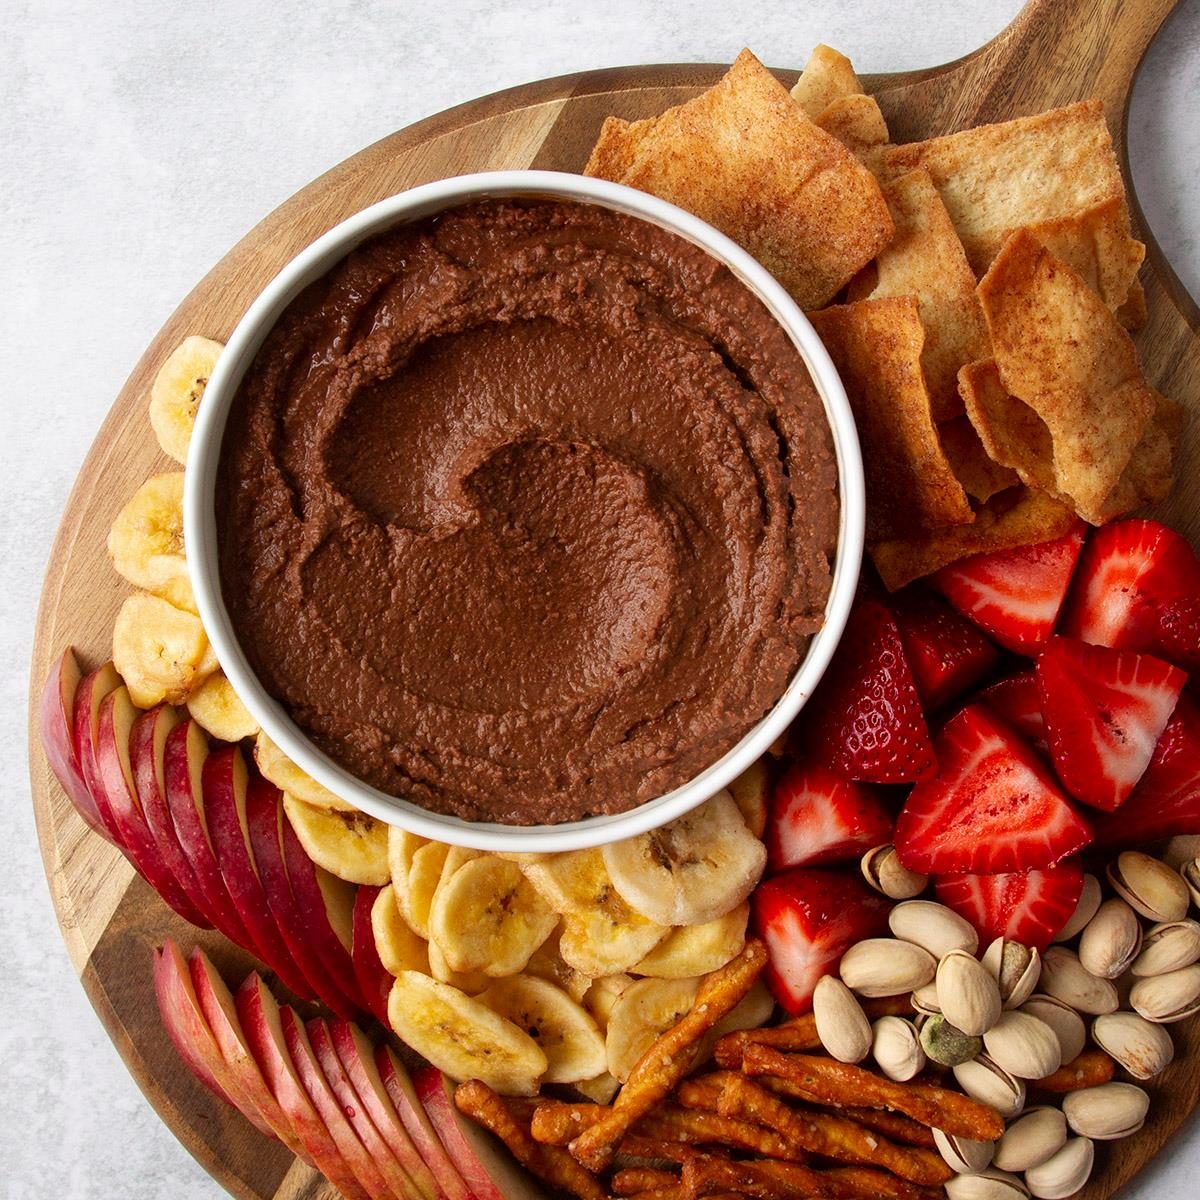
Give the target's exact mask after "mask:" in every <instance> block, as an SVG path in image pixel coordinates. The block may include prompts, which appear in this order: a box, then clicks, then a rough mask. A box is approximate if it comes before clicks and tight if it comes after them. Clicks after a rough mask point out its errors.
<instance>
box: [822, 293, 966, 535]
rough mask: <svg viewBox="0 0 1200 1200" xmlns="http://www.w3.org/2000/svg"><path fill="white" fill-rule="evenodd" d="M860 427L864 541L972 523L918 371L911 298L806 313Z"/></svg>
mask: <svg viewBox="0 0 1200 1200" xmlns="http://www.w3.org/2000/svg"><path fill="white" fill-rule="evenodd" d="M809 319H810V320H811V321H812V323H813V326H814V327H815V328H816V331H817V334H818V335H819V336H820V338H821V340H822V341H823V342H824V343H825V347H826V349H827V350H828V351H829V353H830V356H831V357H832V358H833V361H834V364H835V365H836V367H837V369H838V371H839V373H840V374H841V377H842V382H843V384H845V387H846V392H847V394H848V396H849V397H850V404H851V406H852V407H853V409H854V417H855V420H856V421H857V423H858V436H859V438H860V439H861V440H862V451H863V465H864V468H865V470H866V476H867V535H868V537H869V538H872V539H878V538H890V537H911V536H913V535H914V534H916V533H918V532H919V531H922V530H930V529H938V528H941V527H942V526H945V525H956V524H961V523H963V522H967V521H970V520H971V519H972V515H971V506H970V504H969V503H968V501H967V496H966V493H965V492H964V491H963V489H962V485H961V484H960V483H959V482H958V480H957V479H956V478H955V477H954V472H953V471H952V470H951V469H950V464H949V462H948V461H947V460H946V455H945V453H944V452H943V450H942V444H941V442H940V441H939V440H938V435H937V429H936V427H935V425H934V422H933V415H932V413H931V410H930V401H929V392H928V391H927V389H926V387H925V377H924V375H923V374H922V372H921V350H922V348H923V346H924V342H925V331H924V329H923V328H922V327H921V318H920V315H919V310H918V307H917V301H916V300H915V299H914V298H913V297H912V296H892V297H887V298H885V299H882V300H862V301H859V302H858V303H857V304H843V305H838V306H836V307H834V308H827V309H823V310H822V311H820V312H814V313H810V314H809Z"/></svg>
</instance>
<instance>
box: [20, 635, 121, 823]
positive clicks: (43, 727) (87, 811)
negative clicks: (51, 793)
mask: <svg viewBox="0 0 1200 1200" xmlns="http://www.w3.org/2000/svg"><path fill="white" fill-rule="evenodd" d="M82 677H83V673H82V672H81V671H80V669H79V660H78V659H77V658H76V657H75V651H74V650H73V649H71V647H70V646H68V647H67V648H66V649H65V650H64V651H63V652H62V655H61V656H60V658H59V660H58V662H56V663H55V664H54V666H53V667H52V668H51V669H50V674H49V675H47V676H46V682H45V684H44V685H43V687H42V694H41V697H40V698H39V700H38V732H39V733H40V735H41V739H42V750H43V751H44V752H45V755H46V761H47V762H48V763H49V764H50V770H51V771H53V772H54V778H55V779H57V780H58V783H59V786H60V787H61V788H62V790H63V791H64V792H66V793H67V799H68V800H70V801H71V803H72V804H73V805H74V806H75V811H76V812H77V813H79V815H80V816H81V817H82V818H83V819H84V820H85V821H86V822H87V824H88V826H89V827H90V828H92V829H94V830H95V831H96V832H97V833H98V834H100V836H101V837H103V838H109V832H108V830H107V829H105V827H104V822H103V821H102V820H101V819H100V810H99V809H98V808H97V807H96V801H95V799H94V798H93V797H92V793H91V792H90V791H88V786H87V783H86V782H85V781H84V778H83V769H82V767H80V765H79V755H78V754H77V753H76V750H75V735H74V730H73V724H72V722H73V718H74V711H75V695H76V693H77V692H78V691H79V683H80V680H81V679H82ZM109 840H111V838H109Z"/></svg>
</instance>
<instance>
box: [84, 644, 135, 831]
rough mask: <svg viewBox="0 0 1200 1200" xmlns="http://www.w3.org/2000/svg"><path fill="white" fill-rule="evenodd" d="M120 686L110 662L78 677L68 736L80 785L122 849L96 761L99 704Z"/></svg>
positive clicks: (114, 668) (105, 826) (115, 669)
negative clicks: (89, 795)
mask: <svg viewBox="0 0 1200 1200" xmlns="http://www.w3.org/2000/svg"><path fill="white" fill-rule="evenodd" d="M120 686H121V676H120V675H118V674H117V668H116V667H114V666H113V665H112V663H110V662H107V663H105V664H104V666H102V667H97V668H96V669H95V670H94V671H91V672H89V673H88V674H87V675H85V676H84V677H83V678H82V679H81V680H80V681H79V686H78V687H77V688H76V689H75V701H74V703H73V704H72V706H71V737H72V742H73V744H74V746H75V759H76V761H77V762H78V763H79V773H80V774H81V775H82V776H83V782H84V786H85V787H86V788H87V790H88V792H89V793H90V794H91V797H92V802H93V804H94V805H95V806H96V814H97V816H99V818H100V823H101V824H102V825H103V826H104V829H105V831H106V832H107V834H108V837H109V840H110V841H112V842H114V843H115V844H116V845H118V846H120V847H121V849H122V850H124V849H125V846H124V844H123V843H122V841H121V831H120V829H119V828H118V826H117V822H116V818H115V817H114V816H113V815H112V813H110V812H109V811H108V804H107V803H106V801H105V799H104V793H103V790H102V789H101V787H100V768H99V766H98V765H97V763H96V741H97V738H98V737H99V734H100V705H101V704H102V703H103V702H104V698H105V696H107V695H109V693H110V692H115V691H116V690H117V688H119V687H120Z"/></svg>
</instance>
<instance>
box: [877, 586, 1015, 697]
mask: <svg viewBox="0 0 1200 1200" xmlns="http://www.w3.org/2000/svg"><path fill="white" fill-rule="evenodd" d="M891 609H892V615H893V616H894V617H895V618H896V625H897V626H898V627H899V630H900V640H901V641H902V642H903V643H904V653H905V656H906V657H907V658H908V665H909V666H910V667H911V668H912V673H913V680H914V682H915V683H916V685H917V694H918V695H919V696H920V697H921V700H922V702H923V703H924V705H925V708H926V711H930V710H932V709H935V708H940V707H941V706H942V705H943V704H945V703H947V701H950V700H953V699H954V698H955V697H956V696H961V695H962V694H963V693H964V692H965V691H966V690H967V688H969V687H970V686H971V685H972V684H973V683H977V682H978V681H979V680H980V679H982V678H983V677H984V676H985V675H986V674H987V673H988V672H989V671H990V670H991V669H992V668H993V667H994V666H995V665H996V663H998V662H999V661H1000V652H999V651H998V650H997V649H996V647H995V646H993V645H992V643H991V642H989V641H988V640H987V638H985V637H984V636H983V634H982V633H980V632H979V628H978V627H977V626H975V625H972V624H971V622H970V621H968V620H967V619H966V618H965V617H963V616H960V615H959V614H958V613H957V612H955V611H954V609H952V608H951V607H950V606H949V605H948V604H947V603H946V602H945V601H944V600H942V599H941V597H940V596H936V595H934V593H933V592H931V591H929V590H928V589H926V588H920V587H913V588H905V589H904V591H902V592H898V593H897V594H896V595H895V596H893V597H892V602H891Z"/></svg>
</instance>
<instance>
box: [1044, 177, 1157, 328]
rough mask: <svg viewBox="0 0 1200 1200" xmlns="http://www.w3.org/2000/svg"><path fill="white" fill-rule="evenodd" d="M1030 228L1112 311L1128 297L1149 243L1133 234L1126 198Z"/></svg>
mask: <svg viewBox="0 0 1200 1200" xmlns="http://www.w3.org/2000/svg"><path fill="white" fill-rule="evenodd" d="M1029 232H1030V233H1032V234H1033V235H1034V237H1036V238H1037V240H1038V241H1039V242H1041V243H1042V245H1043V246H1045V247H1046V249H1047V250H1049V251H1050V253H1051V254H1053V255H1054V257H1055V258H1058V259H1061V260H1062V261H1063V262H1065V263H1066V264H1067V266H1068V267H1070V268H1071V270H1072V271H1074V272H1075V274H1076V275H1078V276H1079V277H1080V279H1082V280H1083V282H1084V283H1086V284H1087V285H1088V287H1090V288H1091V289H1092V291H1093V292H1095V293H1096V294H1097V295H1098V296H1099V297H1100V299H1101V300H1103V301H1104V303H1105V304H1107V305H1108V307H1109V308H1111V309H1113V310H1116V309H1119V308H1120V307H1121V306H1122V305H1123V304H1124V303H1125V301H1126V299H1128V297H1129V293H1130V288H1132V286H1133V284H1134V281H1135V280H1136V279H1137V273H1138V268H1139V267H1140V266H1141V265H1142V260H1143V259H1144V258H1145V257H1146V247H1145V246H1143V245H1142V243H1141V242H1139V241H1137V240H1136V239H1135V238H1134V237H1133V235H1132V234H1131V233H1130V230H1129V210H1128V208H1127V207H1126V206H1125V201H1124V198H1116V197H1114V198H1113V199H1112V200H1109V201H1107V202H1106V203H1104V204H1098V205H1096V207H1095V208H1089V209H1088V210H1087V211H1086V212H1081V213H1072V214H1071V215H1069V216H1065V217H1056V218H1055V219H1054V220H1052V221H1041V222H1039V223H1038V224H1036V225H1031V226H1029ZM1144 298H1145V297H1144V295H1143V299H1144Z"/></svg>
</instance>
